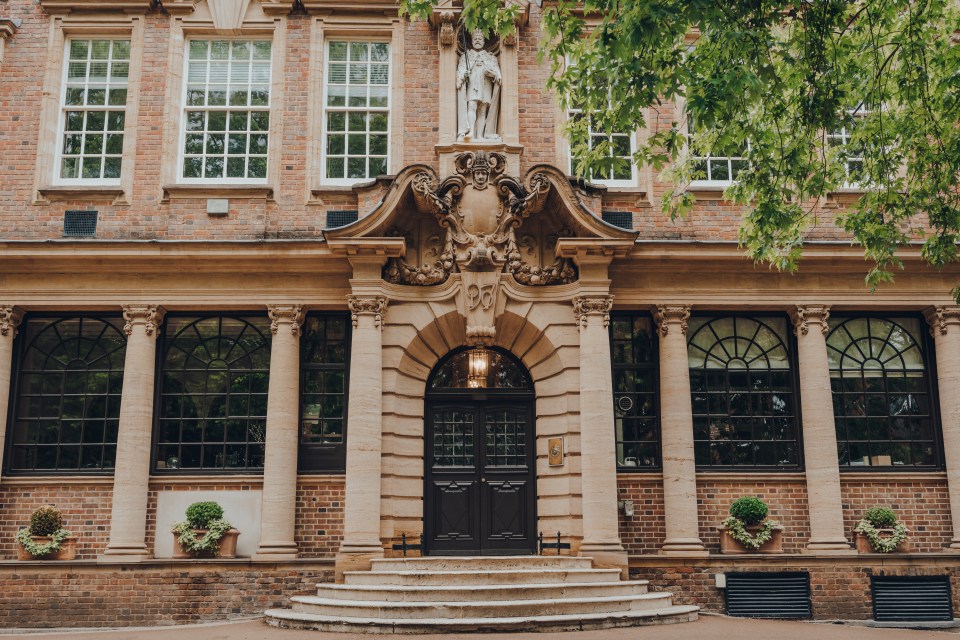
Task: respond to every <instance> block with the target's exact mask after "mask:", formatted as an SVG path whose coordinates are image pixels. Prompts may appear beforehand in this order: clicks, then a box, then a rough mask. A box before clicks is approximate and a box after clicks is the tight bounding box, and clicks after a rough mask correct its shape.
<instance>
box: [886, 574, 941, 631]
mask: <svg viewBox="0 0 960 640" xmlns="http://www.w3.org/2000/svg"><path fill="white" fill-rule="evenodd" d="M870 590H871V591H872V592H873V619H874V620H877V621H878V622H938V621H950V620H953V603H952V600H951V598H950V577H949V576H873V577H872V578H870Z"/></svg>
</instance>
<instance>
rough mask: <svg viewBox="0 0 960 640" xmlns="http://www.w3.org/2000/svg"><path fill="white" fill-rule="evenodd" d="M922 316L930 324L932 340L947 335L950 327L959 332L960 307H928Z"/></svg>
mask: <svg viewBox="0 0 960 640" xmlns="http://www.w3.org/2000/svg"><path fill="white" fill-rule="evenodd" d="M923 315H924V317H925V318H926V319H927V322H928V323H929V324H930V335H932V336H933V337H934V338H936V337H937V336H945V335H947V333H948V332H949V330H950V327H956V328H957V330H960V306H958V305H953V304H951V305H941V306H937V307H930V308H929V309H927V310H926V311H924V312H923Z"/></svg>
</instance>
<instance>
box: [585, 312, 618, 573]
mask: <svg viewBox="0 0 960 640" xmlns="http://www.w3.org/2000/svg"><path fill="white" fill-rule="evenodd" d="M612 307H613V298H612V297H609V296H602V297H601V296H598V297H576V298H574V299H573V312H574V315H575V316H576V319H577V325H578V326H579V327H580V483H581V493H582V496H583V497H582V500H583V542H582V543H581V544H580V554H581V555H585V556H591V557H592V558H593V559H594V564H595V565H596V566H601V567H603V566H606V567H617V568H619V569H621V570H623V571H626V567H627V553H626V551H624V549H623V545H622V544H621V543H620V533H619V531H618V522H617V447H616V435H615V433H614V419H613V396H612V389H613V374H612V371H611V366H610V336H609V333H608V327H609V325H610V309H611V308H612Z"/></svg>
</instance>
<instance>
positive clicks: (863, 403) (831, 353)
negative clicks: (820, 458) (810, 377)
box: [827, 318, 940, 468]
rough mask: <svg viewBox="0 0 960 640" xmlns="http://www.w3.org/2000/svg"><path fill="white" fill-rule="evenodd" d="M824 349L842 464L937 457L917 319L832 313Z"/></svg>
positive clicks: (928, 463)
mask: <svg viewBox="0 0 960 640" xmlns="http://www.w3.org/2000/svg"><path fill="white" fill-rule="evenodd" d="M830 325H831V330H830V334H829V335H828V336H827V355H828V357H829V360H830V379H831V384H832V387H833V411H834V415H835V417H836V423H837V425H836V426H837V446H838V449H839V451H838V453H839V458H840V465H841V466H847V467H899V466H903V467H931V468H932V467H937V466H938V465H939V463H940V454H939V446H938V441H937V436H936V429H935V422H934V417H933V411H932V409H931V405H932V402H931V397H932V394H931V392H930V381H929V378H928V375H927V363H926V360H927V359H926V349H925V347H924V343H923V338H922V335H923V334H922V333H921V323H920V320H919V319H918V318H846V319H845V318H837V319H834V320H832V321H831V322H830Z"/></svg>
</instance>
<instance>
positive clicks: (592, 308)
mask: <svg viewBox="0 0 960 640" xmlns="http://www.w3.org/2000/svg"><path fill="white" fill-rule="evenodd" d="M611 309H613V296H577V297H576V298H574V299H573V315H574V317H576V319H577V325H578V326H580V327H586V326H587V322H589V318H590V316H602V317H603V326H604V327H607V326H609V325H610V310H611Z"/></svg>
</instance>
